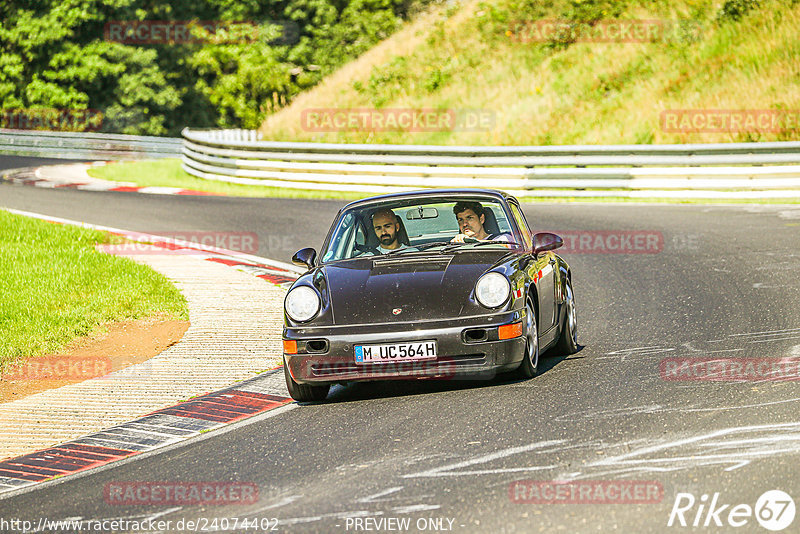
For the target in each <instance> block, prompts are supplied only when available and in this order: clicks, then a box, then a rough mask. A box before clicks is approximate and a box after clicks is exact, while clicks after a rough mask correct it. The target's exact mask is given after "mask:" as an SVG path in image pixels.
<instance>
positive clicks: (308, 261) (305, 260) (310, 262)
mask: <svg viewBox="0 0 800 534" xmlns="http://www.w3.org/2000/svg"><path fill="white" fill-rule="evenodd" d="M316 259H317V251H316V250H314V249H313V248H310V247H309V248H301V249H300V250H298V251H297V252H295V253H294V256H292V263H294V264H295V265H297V266H298V267H308V269H309V270H310V269H313V268H314V264H315V262H316Z"/></svg>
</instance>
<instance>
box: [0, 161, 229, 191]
mask: <svg viewBox="0 0 800 534" xmlns="http://www.w3.org/2000/svg"><path fill="white" fill-rule="evenodd" d="M98 164H99V165H105V164H106V162H98V163H96V164H95V165H94V166H96V165H98ZM73 165H83V166H86V167H89V166H92V165H86V164H73ZM60 166H61V165H59V167H60ZM46 167H47V166H45V167H26V168H22V169H11V170H8V171H4V172H3V173H2V174H1V175H0V178H2V179H3V180H5V181H7V182H10V183H12V184H17V185H27V186H33V187H43V188H46V189H78V190H81V191H116V192H124V193H144V194H147V195H200V196H225V195H224V194H222V193H209V192H206V191H196V190H194V189H181V188H179V187H160V186H148V187H140V186H137V185H136V184H131V183H119V182H110V181H107V180H99V179H91V180H82V179H80V178H79V179H58V180H54V179H52V178H50V177H47V176H45V175H44V174H43V173H42V169H44V168H46Z"/></svg>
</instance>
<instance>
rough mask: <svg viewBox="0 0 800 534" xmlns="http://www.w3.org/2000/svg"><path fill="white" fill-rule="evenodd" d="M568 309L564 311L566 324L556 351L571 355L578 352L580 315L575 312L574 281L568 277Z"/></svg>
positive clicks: (566, 287) (566, 285)
mask: <svg viewBox="0 0 800 534" xmlns="http://www.w3.org/2000/svg"><path fill="white" fill-rule="evenodd" d="M564 291H565V293H566V301H565V302H564V304H565V305H566V311H565V312H564V324H562V325H561V336H559V338H558V344H557V345H556V351H557V352H558V353H559V354H563V355H569V354H575V353H576V352H578V317H577V315H576V312H575V293H573V291H572V283H571V282H570V281H569V278H567V280H566V282H565V289H564Z"/></svg>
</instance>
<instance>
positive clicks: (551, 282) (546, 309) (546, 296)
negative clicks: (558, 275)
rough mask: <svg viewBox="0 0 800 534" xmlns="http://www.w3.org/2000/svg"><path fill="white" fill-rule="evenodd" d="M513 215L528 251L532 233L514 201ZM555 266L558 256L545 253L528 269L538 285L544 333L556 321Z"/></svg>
mask: <svg viewBox="0 0 800 534" xmlns="http://www.w3.org/2000/svg"><path fill="white" fill-rule="evenodd" d="M509 206H510V207H511V214H512V215H513V216H514V220H516V222H517V226H518V227H519V229H520V232H521V233H522V238H523V240H524V241H525V243H524V244H525V247H526V248H527V249H529V250H530V249H531V248H532V239H533V236H532V233H531V230H530V227H529V226H528V221H527V220H526V219H525V214H523V213H522V210H521V209H520V207H519V205H518V204H517V203H516V202H514V201H509ZM555 264H556V256H555V254H554V253H553V252H545V253H542V254H539V257H534V258H533V261H532V262H531V263H530V265H529V267H528V274H529V276H530V277H531V279H532V280H533V281H534V283H535V284H536V293H537V295H538V297H539V302H538V304H539V317H537V320H538V325H539V332H540V333H543V332H546V331H548V330H549V329H550V328H552V327H553V325H554V324H555V320H556V314H555V311H556V306H555V300H556V287H555Z"/></svg>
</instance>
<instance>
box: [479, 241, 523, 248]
mask: <svg viewBox="0 0 800 534" xmlns="http://www.w3.org/2000/svg"><path fill="white" fill-rule="evenodd" d="M483 245H514V246H516V247H521V246H522V245H520V244H519V243H517V242H516V241H481V242H480V243H477V244H476V245H475V246H476V247H482V246H483Z"/></svg>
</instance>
